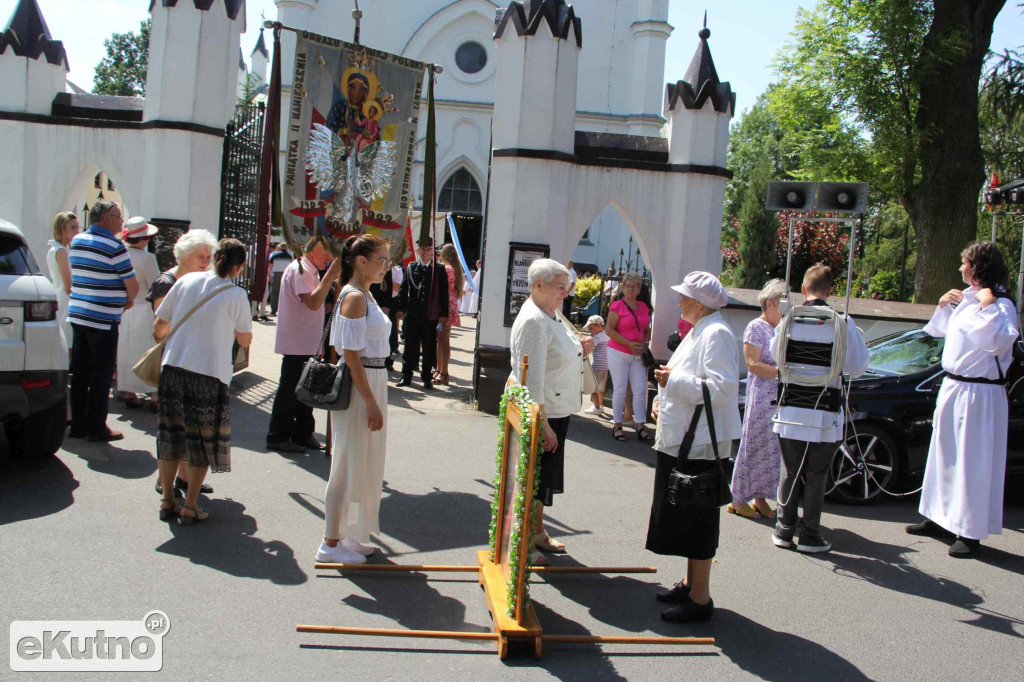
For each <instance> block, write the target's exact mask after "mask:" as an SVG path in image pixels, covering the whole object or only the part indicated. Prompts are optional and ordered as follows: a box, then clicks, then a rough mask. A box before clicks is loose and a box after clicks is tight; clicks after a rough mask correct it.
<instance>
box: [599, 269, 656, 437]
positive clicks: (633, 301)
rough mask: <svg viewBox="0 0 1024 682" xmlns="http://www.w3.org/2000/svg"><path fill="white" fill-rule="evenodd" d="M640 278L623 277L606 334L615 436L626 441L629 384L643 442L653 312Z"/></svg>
mask: <svg viewBox="0 0 1024 682" xmlns="http://www.w3.org/2000/svg"><path fill="white" fill-rule="evenodd" d="M640 286H641V280H640V275H638V274H636V273H635V272H630V273H627V274H626V275H625V276H624V277H623V278H622V284H621V290H622V296H623V297H622V298H621V299H619V300H618V301H615V302H614V303H612V306H611V308H610V309H609V310H608V324H607V326H606V327H605V333H606V334H608V337H609V338H610V339H611V341H609V342H608V371H609V372H610V373H611V376H612V389H613V392H612V413H613V419H614V421H615V425H614V426H613V427H612V437H614V438H615V440H626V435H625V433H623V431H622V413H623V411H624V409H625V406H626V388H627V385H628V387H629V388H630V389H632V392H633V419H634V421H633V427H634V428H635V429H636V437H637V438H639V439H640V440H642V441H649V440H651V435H650V434H649V433H648V432H647V427H646V426H644V421H645V420H644V415H646V413H647V367H646V366H645V365H644V361H643V357H642V356H643V352H644V351H645V350H647V347H648V344H649V343H650V340H651V309H650V308H648V307H647V305H646V304H645V303H644V302H643V301H639V300H637V296H638V295H639V294H640Z"/></svg>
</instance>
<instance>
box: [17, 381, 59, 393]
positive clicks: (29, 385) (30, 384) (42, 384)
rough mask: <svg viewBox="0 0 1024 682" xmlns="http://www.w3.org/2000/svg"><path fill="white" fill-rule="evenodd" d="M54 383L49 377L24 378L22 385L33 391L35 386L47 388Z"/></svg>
mask: <svg viewBox="0 0 1024 682" xmlns="http://www.w3.org/2000/svg"><path fill="white" fill-rule="evenodd" d="M52 383H53V382H52V381H50V380H49V379H22V380H21V387H22V388H24V389H25V390H26V391H31V390H32V389H33V388H46V387H47V386H49V385H50V384H52Z"/></svg>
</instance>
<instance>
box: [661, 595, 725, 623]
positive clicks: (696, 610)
mask: <svg viewBox="0 0 1024 682" xmlns="http://www.w3.org/2000/svg"><path fill="white" fill-rule="evenodd" d="M714 612H715V600H714V599H711V600H709V601H708V603H707V604H703V605H701V604H695V603H694V602H693V601H691V600H690V598H689V597H687V598H686V601H684V602H682V603H681V604H679V606H673V607H672V608H670V609H669V610H668V611H662V612H661V619H662V620H666V621H668V622H669V623H689V622H691V621H695V620H711V614H713V613H714Z"/></svg>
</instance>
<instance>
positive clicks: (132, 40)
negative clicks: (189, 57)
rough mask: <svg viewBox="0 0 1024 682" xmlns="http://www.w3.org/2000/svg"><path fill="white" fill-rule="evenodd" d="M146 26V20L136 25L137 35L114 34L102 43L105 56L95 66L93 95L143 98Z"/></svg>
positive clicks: (146, 42)
mask: <svg viewBox="0 0 1024 682" xmlns="http://www.w3.org/2000/svg"><path fill="white" fill-rule="evenodd" d="M150 26H151V22H150V20H149V19H146V20H145V21H143V22H142V23H141V24H140V25H139V32H138V33H132V32H130V31H129V32H128V33H115V34H114V35H112V36H110V38H108V39H107V40H104V41H103V46H104V47H106V48H107V55H106V56H105V57H104V58H103V59H101V60H100V63H99V64H98V65H97V66H96V75H95V77H94V79H93V86H92V91H93V92H94V93H96V94H97V95H125V96H128V97H145V95H146V70H147V67H148V64H149V30H150Z"/></svg>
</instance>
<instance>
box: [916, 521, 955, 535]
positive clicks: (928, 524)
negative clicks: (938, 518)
mask: <svg viewBox="0 0 1024 682" xmlns="http://www.w3.org/2000/svg"><path fill="white" fill-rule="evenodd" d="M905 530H906V531H907V534H908V535H924V536H926V537H930V538H951V537H953V533H950V532H949V531H948V530H946V529H945V528H943V527H942V526H940V525H939V524H937V523H935V522H934V521H932V520H931V519H925V520H924V521H922V522H921V523H914V524H911V525H909V526H907V527H906V528H905Z"/></svg>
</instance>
